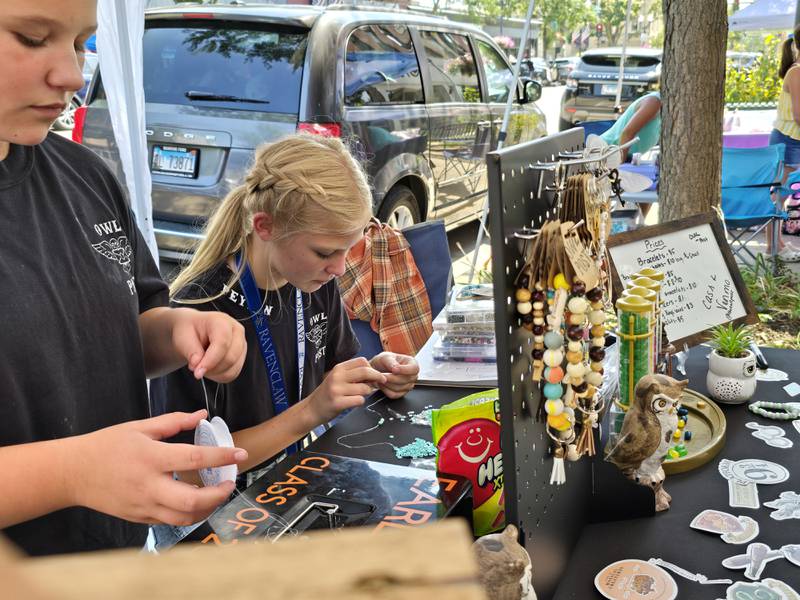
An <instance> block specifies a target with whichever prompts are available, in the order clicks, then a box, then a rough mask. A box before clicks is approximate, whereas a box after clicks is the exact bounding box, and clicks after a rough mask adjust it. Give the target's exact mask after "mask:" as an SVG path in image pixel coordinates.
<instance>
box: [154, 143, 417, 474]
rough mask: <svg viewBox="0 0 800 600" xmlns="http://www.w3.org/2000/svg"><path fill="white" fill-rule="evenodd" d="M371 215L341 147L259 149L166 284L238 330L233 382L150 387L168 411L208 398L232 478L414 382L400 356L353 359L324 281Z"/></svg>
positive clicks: (178, 297) (177, 297)
mask: <svg viewBox="0 0 800 600" xmlns="http://www.w3.org/2000/svg"><path fill="white" fill-rule="evenodd" d="M371 206H372V201H371V194H370V190H369V187H368V186H367V183H366V180H365V178H364V175H363V174H362V171H361V169H360V167H359V166H358V164H357V163H356V161H355V160H354V159H353V158H352V156H351V155H350V154H349V152H348V151H347V149H346V148H345V146H344V144H343V143H342V142H341V141H340V140H338V139H333V138H326V137H321V136H311V135H307V134H305V135H295V136H292V137H289V138H286V139H283V140H281V141H278V142H275V143H273V144H270V145H266V146H263V147H261V148H260V149H259V150H258V151H257V153H256V157H255V163H254V165H253V167H252V168H251V170H250V172H249V173H248V175H247V178H246V180H245V182H244V183H243V184H242V185H240V186H239V187H237V188H236V189H234V190H233V191H231V192H230V194H228V196H227V197H226V198H225V199H224V200H223V202H222V204H221V206H220V207H219V209H218V210H217V212H216V213H215V214H214V215H213V216H212V218H211V219H210V220H209V222H208V226H207V229H206V235H205V239H204V240H203V241H202V242H201V243H200V245H199V247H198V248H197V250H196V252H195V254H194V257H193V259H192V261H191V262H190V263H189V265H188V266H187V267H186V268H185V269H184V270H183V271H182V272H181V273H180V275H179V276H178V277H177V279H176V280H175V281H174V282H173V284H172V286H171V287H170V294H171V297H172V301H173V302H174V303H176V304H182V305H191V306H192V307H193V308H198V309H200V310H218V311H221V312H224V313H227V314H229V315H231V316H232V317H234V318H235V319H237V320H238V321H239V322H241V323H243V324H244V326H245V335H246V338H247V345H248V348H247V357H246V359H245V364H244V366H243V367H242V372H241V375H240V376H239V378H238V379H236V380H235V381H233V382H231V383H228V384H224V385H220V384H216V383H210V382H209V383H207V384H206V386H205V388H206V389H205V390H204V389H203V385H202V382H201V381H198V380H197V379H196V378H194V377H193V376H192V374H191V373H190V372H189V371H188V370H186V369H181V370H179V371H176V372H174V373H172V374H170V375H168V376H167V377H165V378H162V380H160V381H159V382H157V383H156V385H154V386H153V387H154V392H153V393H154V397H155V399H156V400H157V401H161V402H162V403H163V405H164V408H165V409H166V411H174V410H183V409H188V408H191V409H192V410H195V409H196V408H197V409H199V408H205V406H206V398H207V400H208V403H209V405H210V412H211V415H212V416H220V417H222V418H223V419H224V420H225V422H226V423H227V425H228V427H229V429H230V431H231V432H232V435H233V439H234V443H235V444H236V446H237V447H240V448H244V449H246V450H247V451H248V453H249V458H248V460H246V461H245V462H244V463H242V464H240V471H242V472H244V471H248V470H251V469H253V468H254V467H257V466H259V465H264V464H268V463H269V461H270V459H271V458H273V457H275V456H276V455H278V454H279V453H281V452H282V451H283V450H284V449H285V448H287V447H289V446H290V445H292V444H294V443H295V442H297V441H298V440H300V439H302V438H303V437H304V436H306V435H307V434H308V433H309V432H310V431H312V430H313V429H314V428H316V427H318V426H320V425H322V424H324V423H327V422H328V421H330V420H331V419H333V418H334V417H335V416H336V415H338V414H339V413H340V412H341V411H343V410H345V409H348V408H351V407H354V406H358V405H360V404H362V403H363V402H364V397H365V396H367V395H368V394H370V393H371V392H372V391H374V389H375V388H380V390H381V391H382V392H383V393H384V394H386V395H387V396H388V397H390V398H398V397H400V396H402V395H403V394H405V393H406V392H407V391H408V390H410V389H411V388H412V387H413V385H414V382H415V381H416V378H417V374H418V371H419V367H418V365H417V363H416V362H415V361H414V359H413V358H411V357H409V356H403V355H398V354H394V353H391V352H383V353H381V354H379V355H378V356H376V357H374V358H373V359H372V360H371V361H367V360H366V359H364V358H355V359H354V358H352V357H353V356H354V355H355V353H356V352H357V350H358V342H357V340H356V339H355V336H354V335H353V332H352V329H351V328H350V322H349V320H348V319H347V315H346V313H345V310H344V307H343V305H342V302H341V298H340V296H339V289H338V287H337V285H336V282H335V281H334V278H335V277H337V276H339V275H341V274H342V273H343V272H344V268H345V267H344V265H345V255H346V254H347V251H348V250H349V249H350V247H351V246H353V245H354V244H355V243H356V242H357V241H358V240H360V239H361V237H362V235H363V232H364V228H365V227H366V226H367V223H368V222H369V219H370V217H371V216H372V210H371ZM259 317H261V321H260V322H259ZM298 332H300V335H298ZM301 336H302V337H301ZM298 339H300V340H302V341H301V342H300V343H298ZM303 356H304V357H303ZM276 415H277V416H276ZM273 417H275V418H273ZM242 483H244V482H242Z"/></svg>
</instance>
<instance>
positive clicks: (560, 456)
mask: <svg viewBox="0 0 800 600" xmlns="http://www.w3.org/2000/svg"><path fill="white" fill-rule="evenodd" d="M566 481H567V474H566V472H565V471H564V448H563V446H561V445H560V444H559V445H558V446H556V449H555V451H554V452H553V470H552V471H551V472H550V485H563V484H564V483H566Z"/></svg>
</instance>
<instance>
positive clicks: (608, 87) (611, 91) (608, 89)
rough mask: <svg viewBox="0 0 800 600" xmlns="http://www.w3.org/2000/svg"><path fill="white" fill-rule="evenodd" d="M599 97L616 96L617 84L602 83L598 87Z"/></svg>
mask: <svg viewBox="0 0 800 600" xmlns="http://www.w3.org/2000/svg"><path fill="white" fill-rule="evenodd" d="M600 95H601V96H616V95H617V84H616V83H604V84H603V85H601V86H600Z"/></svg>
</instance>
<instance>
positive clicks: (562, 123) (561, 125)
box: [558, 117, 575, 131]
mask: <svg viewBox="0 0 800 600" xmlns="http://www.w3.org/2000/svg"><path fill="white" fill-rule="evenodd" d="M573 127H575V125H573V124H572V123H571V122H569V121H567V120H565V119H562V118H561V117H559V118H558V130H559V131H566V130H567V129H572V128H573Z"/></svg>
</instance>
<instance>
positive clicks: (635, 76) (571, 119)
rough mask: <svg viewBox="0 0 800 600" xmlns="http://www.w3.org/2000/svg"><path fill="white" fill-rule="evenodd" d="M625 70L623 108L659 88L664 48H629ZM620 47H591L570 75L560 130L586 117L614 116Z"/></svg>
mask: <svg viewBox="0 0 800 600" xmlns="http://www.w3.org/2000/svg"><path fill="white" fill-rule="evenodd" d="M625 54H626V55H625V68H624V70H623V74H622V94H621V96H620V111H624V110H625V109H626V108H627V107H628V105H629V104H630V103H631V102H633V101H634V100H636V99H637V98H638V97H639V96H643V95H644V94H646V93H647V92H652V91H654V90H657V89H658V86H659V82H660V80H661V50H654V49H650V48H628V49H627V50H626V52H625ZM621 59H622V50H621V49H620V48H597V49H595V50H588V51H587V52H585V53H584V54H583V56H581V59H580V61H579V62H578V64H577V65H576V66H575V68H574V69H573V71H572V73H570V74H569V77H568V78H567V87H566V89H565V90H564V95H563V96H562V98H561V115H560V118H559V120H558V126H559V129H560V130H562V131H563V130H564V129H569V128H570V127H574V126H575V125H577V124H578V123H582V122H583V121H604V120H614V119H616V118H617V117H618V116H619V115H618V113H617V112H615V110H614V104H615V102H616V96H617V79H618V78H619V63H620V60H621Z"/></svg>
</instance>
